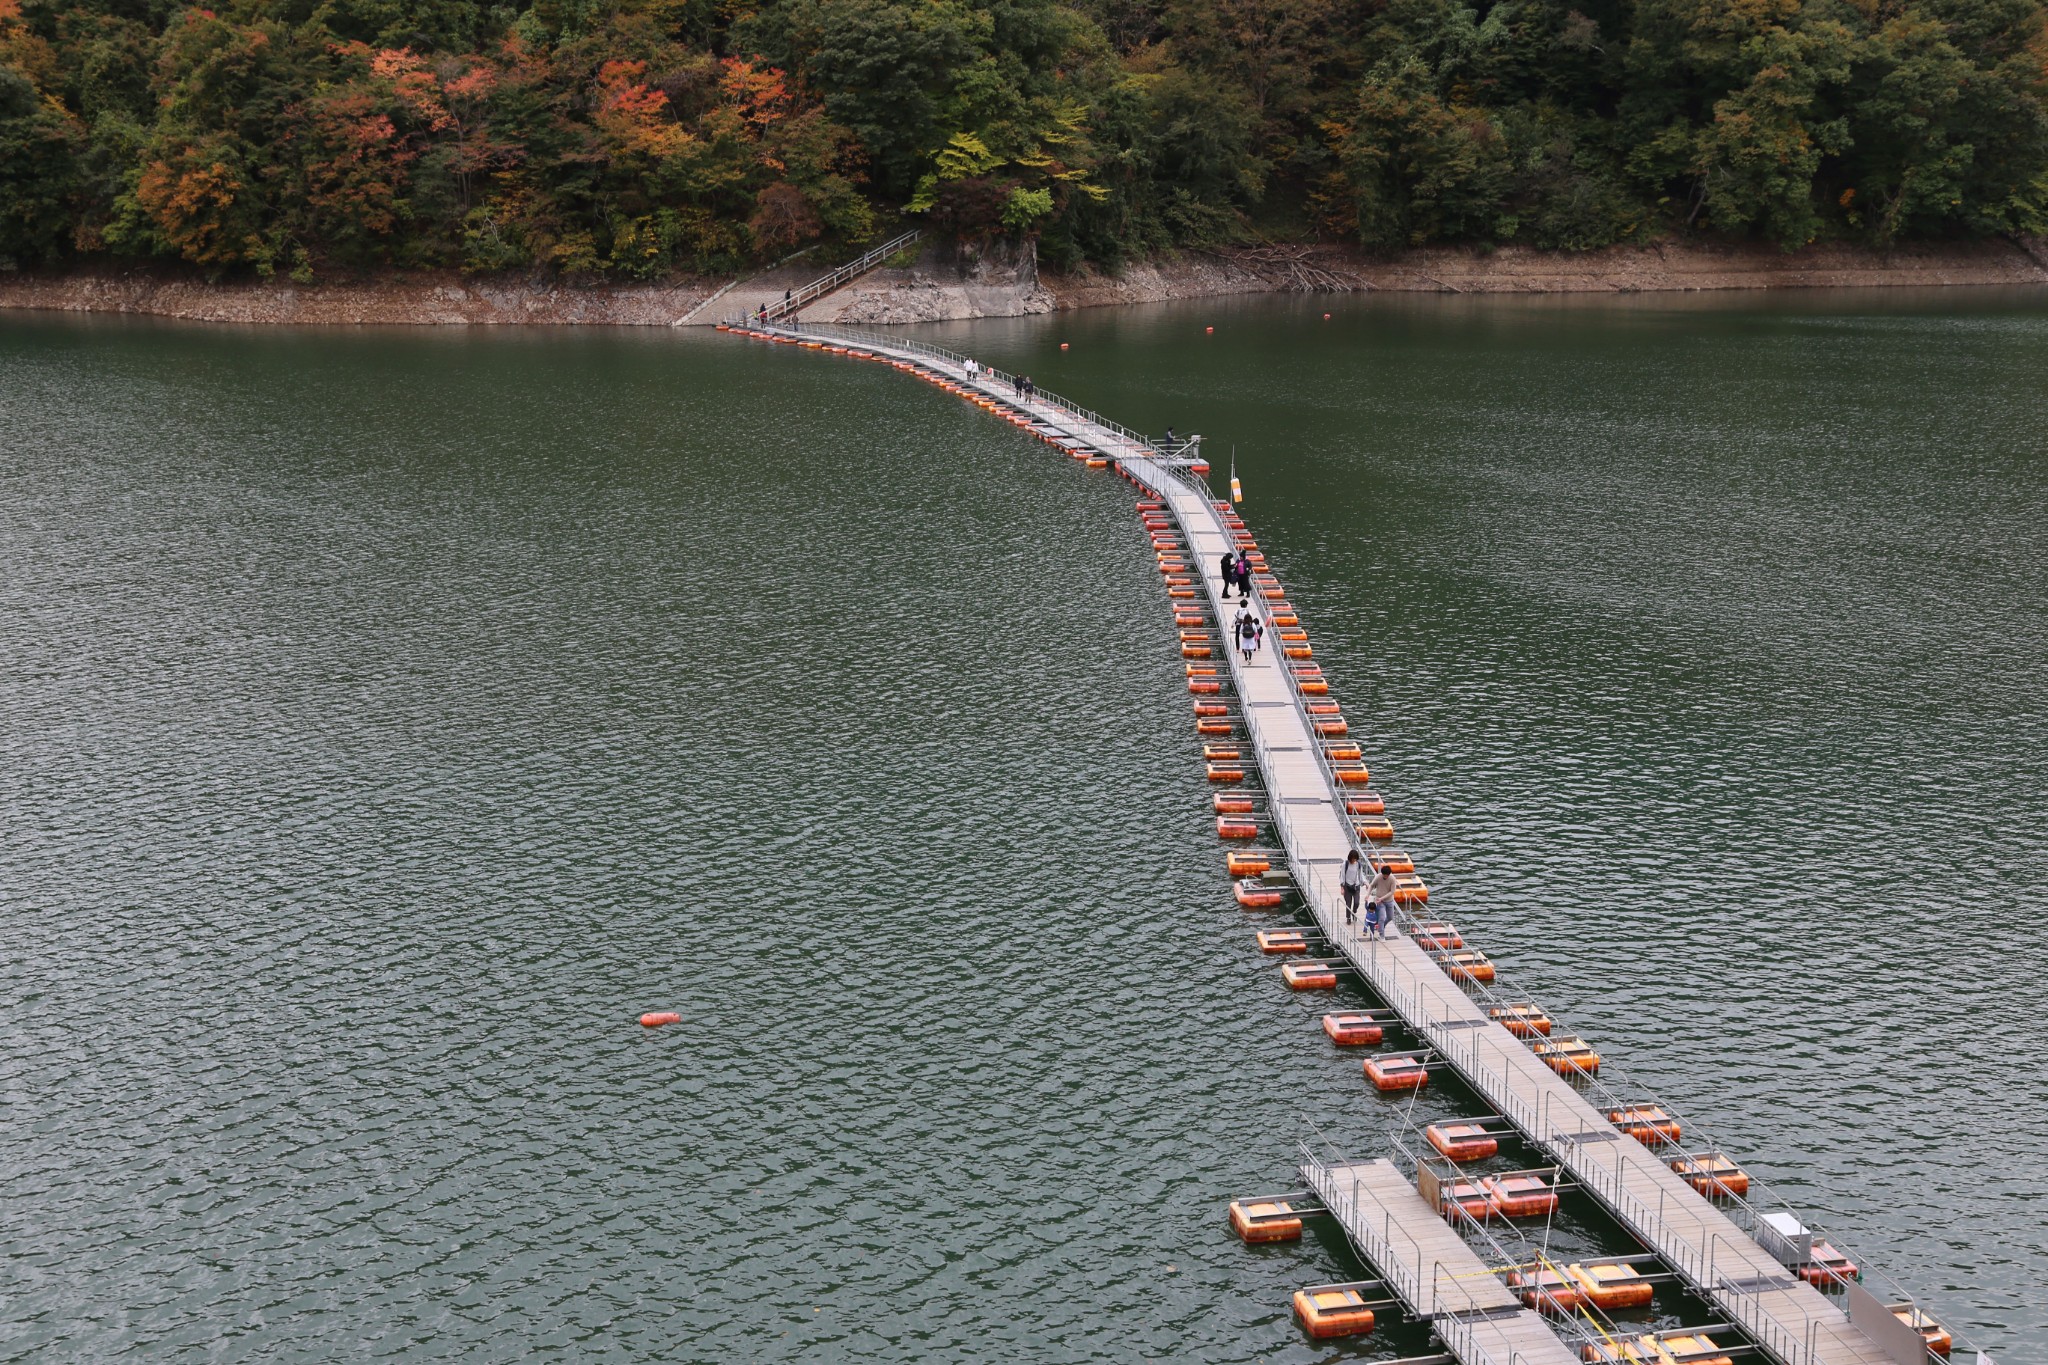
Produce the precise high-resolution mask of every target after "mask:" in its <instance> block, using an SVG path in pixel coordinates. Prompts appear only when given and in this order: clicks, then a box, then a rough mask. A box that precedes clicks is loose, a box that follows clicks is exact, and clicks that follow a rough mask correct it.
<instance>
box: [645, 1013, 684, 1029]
mask: <svg viewBox="0 0 2048 1365" xmlns="http://www.w3.org/2000/svg"><path fill="white" fill-rule="evenodd" d="M682 1022H683V1016H682V1015H680V1014H676V1013H673V1012H669V1011H664V1012H662V1013H659V1014H643V1015H641V1016H640V1027H641V1028H660V1027H661V1026H662V1025H663V1024H680V1023H682Z"/></svg>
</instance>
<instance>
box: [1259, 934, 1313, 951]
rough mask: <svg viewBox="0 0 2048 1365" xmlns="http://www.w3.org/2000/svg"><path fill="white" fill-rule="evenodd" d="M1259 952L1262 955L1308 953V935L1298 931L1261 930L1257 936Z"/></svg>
mask: <svg viewBox="0 0 2048 1365" xmlns="http://www.w3.org/2000/svg"><path fill="white" fill-rule="evenodd" d="M1258 938H1259V951H1260V952H1262V953H1305V952H1307V951H1308V935H1306V934H1304V933H1303V932H1302V931H1301V930H1299V929H1261V930H1259V934H1258Z"/></svg>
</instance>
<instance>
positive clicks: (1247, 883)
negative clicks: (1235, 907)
mask: <svg viewBox="0 0 2048 1365" xmlns="http://www.w3.org/2000/svg"><path fill="white" fill-rule="evenodd" d="M1230 894H1231V895H1233V896H1235V897H1237V903H1238V904H1239V905H1242V906H1243V907H1244V908H1245V909H1247V910H1271V909H1272V908H1273V907H1274V906H1276V905H1278V904H1279V903H1280V902H1281V900H1282V899H1283V898H1284V897H1285V896H1286V894H1287V893H1286V892H1285V891H1282V890H1281V889H1280V888H1279V887H1277V886H1267V885H1265V884H1264V883H1262V882H1261V881H1259V879H1258V878H1257V877H1246V878H1245V879H1243V880H1242V881H1239V882H1236V883H1233V884H1232V886H1231V888H1230ZM1332 984H1335V982H1334V979H1333V981H1332Z"/></svg>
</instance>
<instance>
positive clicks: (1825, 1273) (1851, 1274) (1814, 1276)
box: [1792, 1237, 1863, 1289]
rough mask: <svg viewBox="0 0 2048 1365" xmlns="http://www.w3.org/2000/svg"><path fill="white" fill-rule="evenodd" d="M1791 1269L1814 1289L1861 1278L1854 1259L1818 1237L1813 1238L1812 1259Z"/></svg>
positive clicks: (1861, 1273) (1860, 1272)
mask: <svg viewBox="0 0 2048 1365" xmlns="http://www.w3.org/2000/svg"><path fill="white" fill-rule="evenodd" d="M1792 1270H1793V1272H1794V1273H1795V1274H1797V1275H1798V1276H1799V1278H1800V1279H1802V1280H1805V1281H1806V1282H1807V1283H1808V1284H1810V1285H1812V1286H1813V1287H1814V1288H1816V1289H1826V1288H1827V1287H1828V1286H1829V1285H1831V1284H1847V1283H1848V1282H1849V1281H1850V1280H1860V1279H1862V1278H1863V1272H1862V1271H1861V1270H1858V1269H1857V1268H1856V1263H1855V1262H1854V1261H1852V1260H1850V1259H1849V1258H1848V1257H1847V1256H1844V1255H1843V1254H1842V1253H1841V1252H1839V1251H1837V1250H1835V1248H1834V1246H1833V1244H1832V1243H1829V1242H1823V1241H1822V1240H1821V1239H1820V1238H1818V1237H1816V1238H1814V1239H1813V1259H1812V1260H1810V1261H1807V1262H1805V1263H1803V1264H1800V1265H1795V1266H1793V1267H1792Z"/></svg>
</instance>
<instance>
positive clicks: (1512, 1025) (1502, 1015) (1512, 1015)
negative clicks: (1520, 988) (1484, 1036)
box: [1486, 1005, 1550, 1038]
mask: <svg viewBox="0 0 2048 1365" xmlns="http://www.w3.org/2000/svg"><path fill="white" fill-rule="evenodd" d="M1486 1015H1487V1017H1488V1018H1489V1019H1495V1020H1498V1021H1499V1022H1500V1025H1501V1027H1502V1028H1504V1029H1506V1030H1507V1031H1508V1032H1509V1033H1512V1034H1514V1035H1515V1037H1517V1038H1547V1037H1549V1036H1550V1016H1549V1015H1547V1014H1545V1013H1544V1012H1543V1011H1542V1010H1540V1009H1538V1008H1536V1006H1534V1005H1496V1006H1494V1007H1493V1008H1491V1009H1489V1010H1487V1011H1486Z"/></svg>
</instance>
